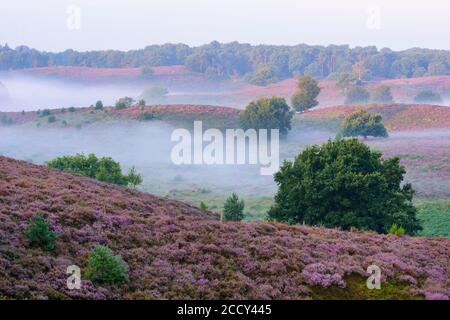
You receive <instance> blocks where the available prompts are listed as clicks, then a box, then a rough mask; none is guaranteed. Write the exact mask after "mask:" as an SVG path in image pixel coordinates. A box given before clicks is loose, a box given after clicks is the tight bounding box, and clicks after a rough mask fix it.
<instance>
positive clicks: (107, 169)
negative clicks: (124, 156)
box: [46, 154, 142, 186]
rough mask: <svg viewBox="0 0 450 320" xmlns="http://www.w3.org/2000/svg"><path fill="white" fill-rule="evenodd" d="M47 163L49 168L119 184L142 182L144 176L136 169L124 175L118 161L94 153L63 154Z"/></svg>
mask: <svg viewBox="0 0 450 320" xmlns="http://www.w3.org/2000/svg"><path fill="white" fill-rule="evenodd" d="M46 164H47V166H48V167H49V168H53V169H59V170H62V171H65V172H70V173H75V174H79V175H82V176H86V177H90V178H94V179H97V180H99V181H103V182H108V183H113V184H118V185H128V184H129V183H131V185H133V186H135V185H137V184H140V183H141V182H142V178H141V177H140V175H137V173H136V171H133V172H132V171H130V174H131V176H130V175H123V174H122V169H121V168H120V164H119V163H118V162H115V161H114V160H113V159H111V158H107V157H103V158H97V157H96V156H95V155H94V154H89V155H88V156H85V155H83V154H77V155H75V156H62V157H58V158H56V159H53V160H51V161H48V162H47V163H46ZM138 178H139V179H138ZM136 183H137V184H136Z"/></svg>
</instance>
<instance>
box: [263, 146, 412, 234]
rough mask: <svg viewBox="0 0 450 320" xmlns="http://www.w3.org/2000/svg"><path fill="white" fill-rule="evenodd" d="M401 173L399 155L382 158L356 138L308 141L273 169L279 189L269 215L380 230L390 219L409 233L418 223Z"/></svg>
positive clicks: (281, 218) (281, 219)
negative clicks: (281, 164)
mask: <svg viewBox="0 0 450 320" xmlns="http://www.w3.org/2000/svg"><path fill="white" fill-rule="evenodd" d="M404 174H405V168H404V167H403V166H401V165H400V159H399V158H390V159H386V160H384V159H382V154H381V153H380V152H378V151H372V150H371V149H370V148H369V147H368V146H367V145H365V144H364V143H362V142H360V141H358V140H357V139H350V140H335V141H328V143H325V144H324V145H322V146H318V145H315V146H311V147H308V148H306V149H305V150H304V151H303V152H302V153H300V154H299V155H298V156H297V157H296V158H295V160H294V161H293V162H289V161H286V162H285V163H284V164H283V166H282V167H281V169H280V171H279V172H277V173H276V174H275V181H276V183H277V184H278V186H279V189H278V192H277V194H276V196H275V204H274V205H273V207H272V208H271V209H270V210H269V213H268V214H269V218H270V219H271V220H278V221H284V222H288V223H306V224H309V225H321V226H325V227H340V228H343V229H350V228H351V227H356V228H359V229H364V230H373V231H377V232H380V233H387V232H388V231H389V229H390V228H391V227H392V225H393V224H396V225H397V226H401V227H403V228H404V229H405V230H406V232H407V233H409V234H414V233H416V232H417V231H418V230H420V229H421V227H420V224H419V222H418V220H417V219H416V209H415V207H414V206H413V204H412V199H413V194H414V191H413V189H412V187H411V185H410V184H404V185H402V181H403V176H404Z"/></svg>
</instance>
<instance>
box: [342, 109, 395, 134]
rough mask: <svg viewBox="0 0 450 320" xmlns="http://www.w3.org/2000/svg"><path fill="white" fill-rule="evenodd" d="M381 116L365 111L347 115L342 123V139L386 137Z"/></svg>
mask: <svg viewBox="0 0 450 320" xmlns="http://www.w3.org/2000/svg"><path fill="white" fill-rule="evenodd" d="M381 121H382V117H381V114H372V113H369V112H367V111H365V110H361V111H357V112H354V113H352V114H350V115H348V116H347V117H346V118H345V119H344V122H343V123H342V129H341V134H342V136H344V137H358V136H362V137H364V138H367V137H369V136H370V137H383V138H386V137H387V136H388V133H387V130H386V128H385V127H384V125H383V123H382V122H381Z"/></svg>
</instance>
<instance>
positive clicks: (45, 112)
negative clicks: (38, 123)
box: [40, 109, 52, 117]
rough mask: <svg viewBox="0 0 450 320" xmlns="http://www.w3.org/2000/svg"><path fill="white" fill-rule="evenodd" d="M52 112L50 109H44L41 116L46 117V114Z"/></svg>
mask: <svg viewBox="0 0 450 320" xmlns="http://www.w3.org/2000/svg"><path fill="white" fill-rule="evenodd" d="M51 114H52V112H51V111H50V110H49V109H44V110H42V111H41V112H40V115H41V117H46V116H49V115H51Z"/></svg>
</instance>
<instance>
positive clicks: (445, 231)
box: [417, 200, 450, 237]
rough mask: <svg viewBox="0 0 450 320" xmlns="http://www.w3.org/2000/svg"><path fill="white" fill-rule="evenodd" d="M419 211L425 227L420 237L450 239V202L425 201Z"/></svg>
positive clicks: (419, 205)
mask: <svg viewBox="0 0 450 320" xmlns="http://www.w3.org/2000/svg"><path fill="white" fill-rule="evenodd" d="M417 209H418V214H417V217H418V219H419V220H420V222H421V223H422V227H423V230H422V231H421V232H420V233H419V235H420V236H426V237H432V236H445V237H450V200H436V201H424V202H422V203H420V204H418V205H417Z"/></svg>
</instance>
